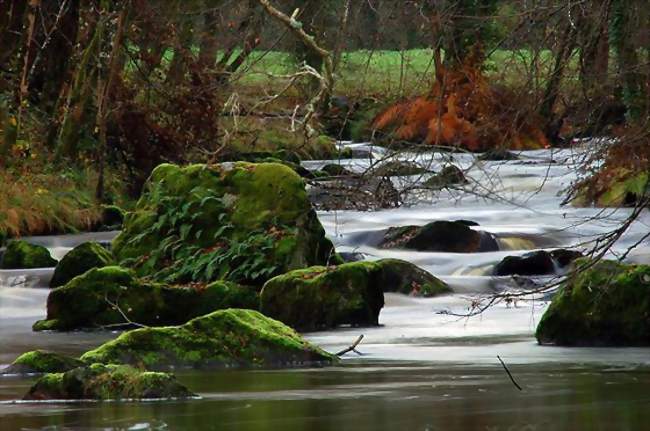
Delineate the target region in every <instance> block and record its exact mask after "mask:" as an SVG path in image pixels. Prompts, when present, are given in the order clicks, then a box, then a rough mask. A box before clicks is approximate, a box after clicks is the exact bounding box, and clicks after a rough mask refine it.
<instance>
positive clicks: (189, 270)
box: [113, 162, 333, 285]
mask: <svg viewBox="0 0 650 431" xmlns="http://www.w3.org/2000/svg"><path fill="white" fill-rule="evenodd" d="M113 251H114V253H115V255H116V257H117V258H118V260H119V261H120V262H121V263H122V264H123V265H127V266H129V267H131V268H133V269H134V270H135V271H136V272H137V273H138V274H139V275H143V276H151V277H153V278H154V279H156V280H159V281H165V282H174V283H185V282H193V281H201V282H210V281H214V280H219V279H222V280H228V281H233V282H237V283H243V284H252V285H262V284H263V283H264V282H265V281H266V280H267V279H269V278H271V277H272V276H273V275H277V274H280V273H283V272H286V271H287V270H291V269H295V268H301V267H305V266H310V265H316V264H324V263H326V262H327V259H328V258H329V256H330V255H331V254H332V252H333V246H332V243H331V242H330V241H329V240H328V239H326V238H325V231H324V229H323V227H322V225H321V224H320V222H319V221H318V218H317V216H316V213H315V211H314V210H313V209H312V207H311V203H310V202H309V199H308V197H307V192H306V191H305V183H304V182H303V180H302V179H301V178H300V176H298V174H296V173H295V172H294V171H293V170H291V169H290V168H288V167H287V166H284V165H282V164H278V163H258V164H253V163H246V162H238V163H223V164H220V165H210V166H208V165H191V166H186V167H179V166H175V165H170V164H164V165H160V166H158V167H157V168H156V169H155V170H154V171H153V172H152V174H151V177H150V178H149V180H148V181H147V183H146V184H145V187H144V190H143V194H142V197H141V198H140V200H139V201H138V203H137V205H136V208H135V211H134V212H132V213H129V215H127V217H126V219H125V222H124V229H123V231H122V233H121V234H120V235H119V236H118V237H117V238H115V240H114V241H113Z"/></svg>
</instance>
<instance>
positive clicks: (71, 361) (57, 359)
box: [0, 350, 83, 375]
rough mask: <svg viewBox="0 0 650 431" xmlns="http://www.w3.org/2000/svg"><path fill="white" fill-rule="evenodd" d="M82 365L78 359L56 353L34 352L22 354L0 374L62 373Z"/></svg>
mask: <svg viewBox="0 0 650 431" xmlns="http://www.w3.org/2000/svg"><path fill="white" fill-rule="evenodd" d="M82 365H83V362H82V361H80V360H79V359H75V358H70V357H68V356H64V355H60V354H58V353H53V352H46V351H43V350H34V351H31V352H27V353H23V354H22V355H20V356H19V357H18V358H16V360H15V361H13V362H12V363H11V365H9V366H8V367H7V368H5V369H4V370H2V371H1V372H0V374H5V375H14V374H43V373H62V372H64V371H69V370H72V369H73V368H77V367H80V366H82Z"/></svg>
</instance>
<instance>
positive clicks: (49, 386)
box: [23, 364, 196, 401]
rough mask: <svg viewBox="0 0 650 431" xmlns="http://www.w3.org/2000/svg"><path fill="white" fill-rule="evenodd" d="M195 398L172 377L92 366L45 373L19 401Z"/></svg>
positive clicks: (120, 368)
mask: <svg viewBox="0 0 650 431" xmlns="http://www.w3.org/2000/svg"><path fill="white" fill-rule="evenodd" d="M195 396H196V395H195V394H193V393H192V392H190V391H189V390H188V389H187V388H186V387H185V386H183V385H181V384H180V383H179V382H178V381H177V380H176V377H175V376H174V375H172V374H168V373H156V372H151V371H142V370H138V369H136V368H133V367H129V366H126V365H102V364H93V365H90V366H87V367H79V368H75V369H73V370H70V371H66V372H64V373H52V374H46V375H45V376H43V377H41V378H40V379H39V380H38V381H37V382H36V383H35V384H34V385H33V386H32V387H31V388H30V390H29V392H28V393H27V395H25V397H24V398H23V399H25V400H100V401H105V400H134V399H171V398H173V399H177V398H190V397H195Z"/></svg>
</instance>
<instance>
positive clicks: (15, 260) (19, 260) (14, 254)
mask: <svg viewBox="0 0 650 431" xmlns="http://www.w3.org/2000/svg"><path fill="white" fill-rule="evenodd" d="M54 266H56V259H53V258H52V256H50V252H49V251H48V250H47V248H45V247H43V246H41V245H34V244H29V243H28V242H25V241H20V240H14V241H10V242H9V244H7V249H6V250H5V252H4V254H3V255H2V262H0V269H32V268H51V267H54Z"/></svg>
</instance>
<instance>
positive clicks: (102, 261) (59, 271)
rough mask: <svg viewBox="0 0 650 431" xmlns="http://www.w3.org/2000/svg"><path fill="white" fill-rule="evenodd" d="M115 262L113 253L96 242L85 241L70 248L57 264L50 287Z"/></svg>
mask: <svg viewBox="0 0 650 431" xmlns="http://www.w3.org/2000/svg"><path fill="white" fill-rule="evenodd" d="M114 264H115V259H114V258H113V255H112V254H111V253H110V252H109V251H107V250H106V249H105V248H104V247H102V246H101V245H100V244H98V243H96V242H85V243H83V244H81V245H78V246H77V247H75V248H73V249H72V250H70V251H69V252H68V253H67V254H66V255H65V256H63V259H61V261H60V262H59V263H58V264H57V265H56V269H55V270H54V275H52V279H51V280H50V287H51V288H54V287H59V286H63V285H64V284H66V283H67V282H68V281H70V280H72V279H73V278H75V277H76V276H78V275H81V274H83V273H85V272H86V271H88V270H90V269H93V268H103V267H105V266H110V265H114Z"/></svg>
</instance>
